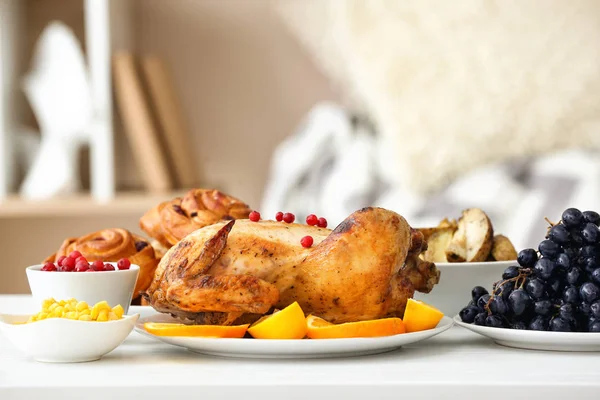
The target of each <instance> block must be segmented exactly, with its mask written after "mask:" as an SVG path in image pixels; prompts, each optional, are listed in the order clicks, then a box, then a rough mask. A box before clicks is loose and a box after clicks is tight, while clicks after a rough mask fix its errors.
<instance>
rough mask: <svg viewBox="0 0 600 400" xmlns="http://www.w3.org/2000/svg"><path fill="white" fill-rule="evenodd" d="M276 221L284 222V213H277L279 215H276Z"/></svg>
mask: <svg viewBox="0 0 600 400" xmlns="http://www.w3.org/2000/svg"><path fill="white" fill-rule="evenodd" d="M275 220H277V221H278V222H281V221H283V213H282V212H281V211H279V212H277V214H275Z"/></svg>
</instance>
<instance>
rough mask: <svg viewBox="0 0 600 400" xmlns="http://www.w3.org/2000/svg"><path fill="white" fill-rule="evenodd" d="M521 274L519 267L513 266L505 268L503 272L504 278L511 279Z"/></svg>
mask: <svg viewBox="0 0 600 400" xmlns="http://www.w3.org/2000/svg"><path fill="white" fill-rule="evenodd" d="M517 276H519V267H516V266H511V267H508V268H506V269H505V270H504V273H503V274H502V279H511V278H516V277H517Z"/></svg>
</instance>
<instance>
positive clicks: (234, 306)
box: [144, 207, 440, 325]
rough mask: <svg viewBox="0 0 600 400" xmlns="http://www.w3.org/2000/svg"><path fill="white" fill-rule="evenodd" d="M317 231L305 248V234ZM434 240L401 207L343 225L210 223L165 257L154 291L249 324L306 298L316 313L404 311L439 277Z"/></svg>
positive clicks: (160, 306) (338, 319)
mask: <svg viewBox="0 0 600 400" xmlns="http://www.w3.org/2000/svg"><path fill="white" fill-rule="evenodd" d="M306 235H311V236H312V237H313V239H314V244H313V246H312V247H310V248H304V247H302V246H301V244H300V239H301V238H302V237H304V236H306ZM426 248H427V243H426V242H425V240H424V239H423V235H422V234H421V233H420V232H419V231H417V230H415V229H412V228H411V227H410V226H409V224H408V223H407V222H406V220H405V219H404V218H403V217H402V216H400V215H399V214H397V213H395V212H393V211H389V210H386V209H383V208H372V207H371V208H364V209H361V210H359V211H356V212H354V213H353V214H351V215H350V216H349V217H348V218H346V219H345V220H344V221H343V222H342V223H341V224H339V225H338V226H337V227H336V228H335V229H334V230H330V229H323V228H318V227H314V226H308V225H303V224H286V223H282V222H275V221H260V222H252V221H250V220H247V219H243V220H234V221H229V222H220V223H217V224H214V225H210V226H207V227H204V228H201V229H199V230H197V231H195V232H193V233H191V234H189V235H188V236H186V237H185V238H184V239H183V240H181V241H180V242H179V243H177V244H176V245H175V246H173V247H172V248H171V249H170V250H169V251H168V252H167V253H166V254H165V256H164V257H163V258H162V260H161V262H160V264H159V266H158V267H157V269H156V273H155V276H154V280H153V282H152V284H151V285H150V287H149V288H148V290H147V292H146V294H145V295H144V296H145V298H146V299H147V301H148V302H149V303H150V304H151V305H152V307H154V308H155V309H156V310H157V311H159V312H164V313H170V314H172V315H173V316H176V317H178V318H181V319H183V320H188V321H189V322H191V323H200V324H222V325H228V324H233V323H240V322H247V321H251V320H254V319H256V318H258V317H259V316H260V315H262V314H265V313H267V312H268V311H269V310H271V309H272V308H278V309H281V308H284V307H286V306H287V305H289V304H291V303H293V302H294V301H297V302H298V303H299V304H300V306H301V307H302V309H303V310H304V312H305V313H306V314H314V315H317V316H319V317H322V318H324V319H326V320H328V321H330V322H334V323H343V322H351V321H360V320H368V319H376V318H383V317H390V316H397V317H402V316H403V315H404V309H405V307H406V302H407V300H408V299H409V298H411V297H412V296H413V294H414V292H415V290H417V291H420V292H423V293H428V292H429V291H431V289H432V288H433V287H434V285H435V284H437V283H438V282H439V277H440V273H439V270H438V269H437V268H436V266H435V265H434V264H433V263H430V262H425V261H422V260H420V259H419V257H418V256H419V254H420V253H422V252H423V251H425V250H426Z"/></svg>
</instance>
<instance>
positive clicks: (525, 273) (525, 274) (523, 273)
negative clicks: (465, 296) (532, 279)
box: [483, 268, 532, 316]
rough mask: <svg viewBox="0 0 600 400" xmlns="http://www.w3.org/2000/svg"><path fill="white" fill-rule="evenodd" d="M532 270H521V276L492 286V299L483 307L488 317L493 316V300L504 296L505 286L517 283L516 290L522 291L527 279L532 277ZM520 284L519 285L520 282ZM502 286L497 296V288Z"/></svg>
mask: <svg viewBox="0 0 600 400" xmlns="http://www.w3.org/2000/svg"><path fill="white" fill-rule="evenodd" d="M531 272H532V271H531V268H523V269H521V271H520V272H519V275H517V276H515V277H514V278H509V279H505V280H503V281H502V282H500V281H498V282H500V283H498V282H496V283H494V285H493V286H492V294H491V295H490V299H489V300H488V301H487V303H486V304H485V306H484V307H483V308H484V310H486V311H487V312H488V316H489V315H492V311H491V310H490V304H491V303H492V300H493V299H494V298H495V297H496V296H497V295H498V296H502V293H503V292H504V285H505V284H506V283H508V282H515V288H516V289H522V288H523V285H524V284H525V280H526V279H527V277H528V276H530V275H531ZM520 279H521V281H520V284H519V280H520ZM498 286H500V290H499V291H498V293H497V294H496V288H497V287H498Z"/></svg>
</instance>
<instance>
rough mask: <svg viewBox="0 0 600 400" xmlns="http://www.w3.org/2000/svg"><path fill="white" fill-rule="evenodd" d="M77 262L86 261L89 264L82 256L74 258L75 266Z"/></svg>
mask: <svg viewBox="0 0 600 400" xmlns="http://www.w3.org/2000/svg"><path fill="white" fill-rule="evenodd" d="M79 262H84V263H88V264H89V262H88V260H87V258H85V257H84V256H81V257H77V258H76V259H75V266H77V264H78V263H79Z"/></svg>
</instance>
